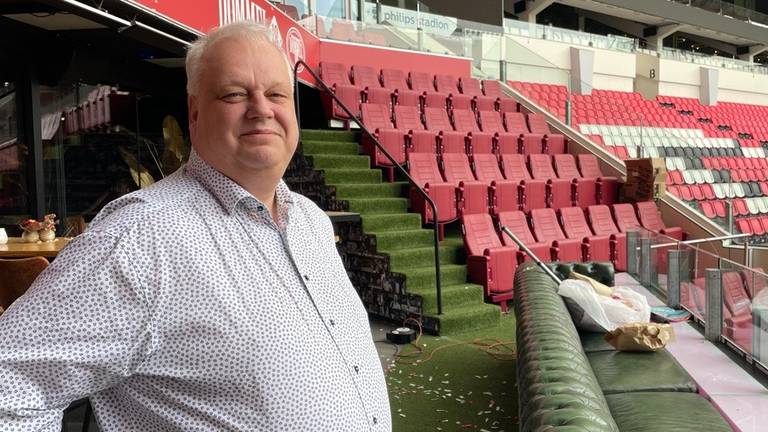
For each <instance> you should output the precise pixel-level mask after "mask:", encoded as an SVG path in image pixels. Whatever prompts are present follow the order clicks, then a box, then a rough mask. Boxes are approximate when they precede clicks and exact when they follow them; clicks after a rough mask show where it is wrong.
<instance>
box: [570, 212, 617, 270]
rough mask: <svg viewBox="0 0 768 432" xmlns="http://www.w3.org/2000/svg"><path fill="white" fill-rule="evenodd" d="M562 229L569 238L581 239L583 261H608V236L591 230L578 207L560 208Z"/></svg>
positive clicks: (609, 255) (609, 251)
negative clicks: (599, 234)
mask: <svg viewBox="0 0 768 432" xmlns="http://www.w3.org/2000/svg"><path fill="white" fill-rule="evenodd" d="M560 220H561V221H562V224H563V231H564V232H565V235H566V236H567V237H568V238H569V239H576V240H581V242H582V260H583V261H610V260H611V247H610V240H611V239H610V236H608V235H602V236H598V235H595V233H593V232H592V230H591V229H590V228H589V225H587V219H586V218H585V217H584V210H582V209H581V208H580V207H563V208H561V209H560Z"/></svg>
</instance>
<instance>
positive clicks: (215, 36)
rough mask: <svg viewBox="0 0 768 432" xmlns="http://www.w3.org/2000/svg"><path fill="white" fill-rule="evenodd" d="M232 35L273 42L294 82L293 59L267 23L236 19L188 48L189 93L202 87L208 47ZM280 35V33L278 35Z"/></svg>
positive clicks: (212, 31) (255, 40) (289, 76)
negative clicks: (202, 71)
mask: <svg viewBox="0 0 768 432" xmlns="http://www.w3.org/2000/svg"><path fill="white" fill-rule="evenodd" d="M230 37H238V38H243V39H247V40H249V41H251V42H267V43H269V44H272V45H273V46H274V47H275V48H277V50H278V51H280V55H282V57H283V59H284V60H285V65H286V67H287V68H288V78H289V79H290V82H291V83H293V66H292V65H291V61H290V60H288V56H286V54H285V51H283V50H282V49H280V47H278V46H277V45H275V43H274V39H275V37H274V36H273V34H272V31H271V30H270V29H269V28H267V27H266V26H265V25H263V24H260V23H257V22H255V21H236V22H233V23H230V24H227V25H223V26H221V27H217V28H215V29H213V30H211V31H210V33H208V34H206V35H203V36H200V37H199V38H198V39H197V40H196V41H194V42H193V43H192V44H191V45H190V46H189V48H188V49H187V58H186V61H185V66H186V71H187V94H190V95H194V94H197V91H198V90H199V87H200V72H201V66H202V65H201V60H202V58H203V56H204V55H205V53H206V52H208V49H210V47H212V46H213V45H214V44H215V43H216V41H218V40H221V39H226V38H230ZM277 37H279V35H277Z"/></svg>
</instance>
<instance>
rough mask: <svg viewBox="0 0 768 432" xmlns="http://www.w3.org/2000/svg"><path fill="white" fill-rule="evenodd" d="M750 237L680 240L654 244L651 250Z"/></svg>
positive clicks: (741, 235) (739, 235) (736, 235)
mask: <svg viewBox="0 0 768 432" xmlns="http://www.w3.org/2000/svg"><path fill="white" fill-rule="evenodd" d="M750 235H752V234H731V235H724V236H717V237H707V238H700V239H693V240H680V241H676V242H670V243H661V244H655V245H653V246H651V249H657V248H663V247H669V246H677V245H694V244H699V243H706V242H711V241H721V240H732V239H737V238H742V237H749V236H750Z"/></svg>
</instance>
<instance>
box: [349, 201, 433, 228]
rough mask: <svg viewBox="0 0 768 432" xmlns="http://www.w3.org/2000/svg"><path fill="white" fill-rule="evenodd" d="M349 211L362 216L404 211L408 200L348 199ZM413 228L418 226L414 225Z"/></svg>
mask: <svg viewBox="0 0 768 432" xmlns="http://www.w3.org/2000/svg"><path fill="white" fill-rule="evenodd" d="M346 201H347V202H348V203H349V211H351V212H353V213H360V214H361V215H363V217H367V216H369V215H375V214H390V213H405V210H406V209H407V208H408V200H407V199H405V198H378V199H357V198H355V199H348V200H346ZM414 228H418V226H417V227H414Z"/></svg>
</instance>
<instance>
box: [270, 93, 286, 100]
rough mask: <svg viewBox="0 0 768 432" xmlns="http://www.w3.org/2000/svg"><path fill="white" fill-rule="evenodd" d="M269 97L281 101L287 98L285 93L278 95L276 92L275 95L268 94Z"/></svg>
mask: <svg viewBox="0 0 768 432" xmlns="http://www.w3.org/2000/svg"><path fill="white" fill-rule="evenodd" d="M269 97H271V98H278V99H282V98H287V97H288V95H287V94H285V93H279V92H277V93H270V94H269Z"/></svg>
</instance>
